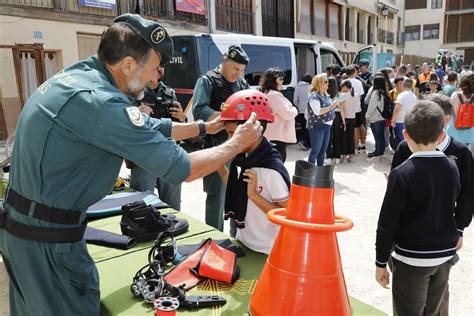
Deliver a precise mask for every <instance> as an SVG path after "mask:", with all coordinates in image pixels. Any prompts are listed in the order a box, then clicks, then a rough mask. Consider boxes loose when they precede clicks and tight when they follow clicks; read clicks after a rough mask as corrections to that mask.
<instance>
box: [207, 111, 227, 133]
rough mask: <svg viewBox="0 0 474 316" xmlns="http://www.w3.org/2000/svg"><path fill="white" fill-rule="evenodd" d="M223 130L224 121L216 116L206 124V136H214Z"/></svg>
mask: <svg viewBox="0 0 474 316" xmlns="http://www.w3.org/2000/svg"><path fill="white" fill-rule="evenodd" d="M223 129H224V121H221V116H220V115H217V116H216V117H215V118H214V119H213V120H211V121H209V122H207V123H206V134H210V135H214V134H217V133H219V132H220V131H221V130H223Z"/></svg>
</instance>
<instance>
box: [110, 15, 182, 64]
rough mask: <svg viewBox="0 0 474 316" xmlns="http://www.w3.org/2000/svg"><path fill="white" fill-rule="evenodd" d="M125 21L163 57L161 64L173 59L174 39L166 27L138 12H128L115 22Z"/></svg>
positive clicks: (114, 21)
mask: <svg viewBox="0 0 474 316" xmlns="http://www.w3.org/2000/svg"><path fill="white" fill-rule="evenodd" d="M117 22H123V23H125V24H127V26H129V27H130V29H132V30H133V31H134V32H135V33H137V34H138V35H140V37H141V38H143V40H144V41H145V42H147V43H148V45H150V47H151V48H153V49H154V50H155V51H156V52H157V53H158V54H159V55H160V57H161V65H162V66H164V65H166V64H168V63H169V62H170V61H171V58H172V57H173V52H174V45H173V40H172V39H171V37H170V36H169V34H168V32H166V30H165V28H164V27H162V26H161V25H159V24H158V23H156V22H155V21H152V20H147V19H144V18H143V17H141V16H140V15H138V14H131V13H126V14H122V15H120V16H118V17H116V18H115V19H114V20H113V23H117Z"/></svg>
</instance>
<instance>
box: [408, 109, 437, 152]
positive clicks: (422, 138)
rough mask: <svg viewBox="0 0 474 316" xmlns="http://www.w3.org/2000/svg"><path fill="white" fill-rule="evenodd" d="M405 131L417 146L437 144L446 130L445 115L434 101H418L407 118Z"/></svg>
mask: <svg viewBox="0 0 474 316" xmlns="http://www.w3.org/2000/svg"><path fill="white" fill-rule="evenodd" d="M404 124H405V130H406V132H407V133H408V135H409V136H410V138H411V139H412V140H413V141H414V142H415V143H417V144H423V145H428V144H432V143H434V142H436V140H437V139H438V137H439V135H440V134H441V132H442V131H443V128H444V113H443V110H442V109H441V107H440V106H439V105H437V104H436V103H434V102H433V101H428V100H422V101H418V102H417V103H416V104H415V105H414V106H413V108H412V109H411V110H410V111H408V113H407V115H406V116H405V122H404Z"/></svg>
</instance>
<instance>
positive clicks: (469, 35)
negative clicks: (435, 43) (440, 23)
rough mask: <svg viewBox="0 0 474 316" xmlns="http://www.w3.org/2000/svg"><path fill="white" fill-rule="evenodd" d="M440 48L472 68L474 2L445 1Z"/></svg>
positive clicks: (461, 0)
mask: <svg viewBox="0 0 474 316" xmlns="http://www.w3.org/2000/svg"><path fill="white" fill-rule="evenodd" d="M443 30H444V36H443V45H442V47H443V48H445V49H448V50H451V51H453V52H454V53H456V54H458V55H460V56H461V55H462V56H463V58H464V64H466V65H471V68H473V67H474V32H473V30H474V1H473V0H446V11H445V16H444V28H443Z"/></svg>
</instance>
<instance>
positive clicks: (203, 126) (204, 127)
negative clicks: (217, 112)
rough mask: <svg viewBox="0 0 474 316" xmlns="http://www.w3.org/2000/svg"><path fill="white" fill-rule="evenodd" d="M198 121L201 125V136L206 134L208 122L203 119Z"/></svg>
mask: <svg viewBox="0 0 474 316" xmlns="http://www.w3.org/2000/svg"><path fill="white" fill-rule="evenodd" d="M196 123H197V124H198V127H199V137H204V136H206V123H204V121H203V120H197V121H196Z"/></svg>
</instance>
